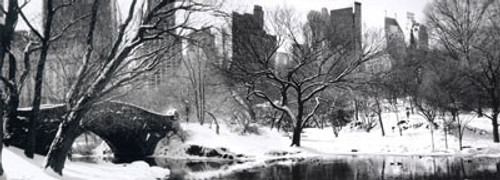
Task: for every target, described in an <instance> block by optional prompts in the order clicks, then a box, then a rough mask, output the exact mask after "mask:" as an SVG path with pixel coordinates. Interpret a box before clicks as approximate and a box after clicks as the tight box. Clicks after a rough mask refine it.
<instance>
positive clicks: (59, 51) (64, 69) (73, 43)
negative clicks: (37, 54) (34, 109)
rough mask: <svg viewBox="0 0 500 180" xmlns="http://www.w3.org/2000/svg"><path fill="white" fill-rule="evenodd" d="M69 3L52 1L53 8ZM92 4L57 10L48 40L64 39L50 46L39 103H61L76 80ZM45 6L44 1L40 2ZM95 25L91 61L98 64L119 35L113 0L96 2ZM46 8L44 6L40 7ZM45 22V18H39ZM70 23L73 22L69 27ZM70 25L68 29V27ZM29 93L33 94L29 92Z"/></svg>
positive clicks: (85, 0)
mask: <svg viewBox="0 0 500 180" xmlns="http://www.w3.org/2000/svg"><path fill="white" fill-rule="evenodd" d="M68 2H69V1H68V0H54V1H53V3H54V4H53V7H58V6H61V5H63V4H66V3H68ZM93 2H94V0H78V1H74V4H73V5H70V6H65V7H63V8H60V9H58V10H57V12H56V13H55V15H54V17H53V20H52V32H51V34H52V35H51V36H53V37H55V36H59V35H60V34H63V36H62V37H61V38H60V39H58V40H56V41H54V42H52V43H51V47H50V50H49V53H48V57H47V62H46V66H45V75H44V84H43V90H42V93H43V95H42V97H43V99H42V103H61V102H62V101H63V100H64V98H65V95H66V93H67V92H68V91H69V88H70V86H71V83H72V82H73V80H74V79H75V78H76V75H77V74H76V72H78V69H79V67H80V63H81V59H82V57H83V56H84V52H85V49H86V38H87V32H88V31H89V28H90V26H89V22H90V21H89V20H90V17H86V18H84V19H81V18H82V17H84V16H88V14H89V13H91V10H92V4H93ZM43 3H46V1H43ZM98 3H99V9H98V11H97V22H96V26H95V29H94V39H93V45H94V53H93V55H92V56H93V57H92V59H94V60H98V59H99V57H101V56H103V55H105V54H106V53H107V52H109V51H107V50H109V49H110V48H111V44H112V42H113V39H114V38H115V37H116V36H117V33H118V23H119V22H118V7H117V4H116V0H107V1H98ZM43 7H44V8H46V6H45V5H43ZM43 12H46V10H44V11H43ZM42 19H43V23H45V22H46V19H47V17H46V14H45V13H43V16H42ZM73 22H76V23H74V24H72V23H73ZM70 24H72V25H71V26H69V25H70ZM28 91H32V89H29V90H28Z"/></svg>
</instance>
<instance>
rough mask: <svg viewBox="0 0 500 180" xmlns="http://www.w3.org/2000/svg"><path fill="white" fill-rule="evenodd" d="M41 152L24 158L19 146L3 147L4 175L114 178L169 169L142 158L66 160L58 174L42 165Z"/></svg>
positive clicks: (139, 177) (152, 175)
mask: <svg viewBox="0 0 500 180" xmlns="http://www.w3.org/2000/svg"><path fill="white" fill-rule="evenodd" d="M43 159H44V157H43V156H36V157H35V158H34V159H33V160H31V159H28V158H26V157H25V156H24V155H23V152H22V150H20V149H17V148H13V147H9V148H4V150H3V159H2V162H3V167H4V170H5V174H4V177H3V178H5V179H15V180H56V179H110V180H112V179H116V180H122V179H123V180H147V179H158V178H164V177H166V176H168V175H169V173H170V171H169V170H168V169H163V168H159V167H150V166H149V165H148V164H147V163H145V162H142V161H137V162H133V163H131V164H126V165H113V164H90V163H82V162H70V161H69V160H67V161H66V164H65V168H64V170H63V174H64V176H63V177H62V178H61V177H60V176H58V175H56V174H55V173H53V172H50V170H44V169H43V168H42V167H43V166H42V164H43Z"/></svg>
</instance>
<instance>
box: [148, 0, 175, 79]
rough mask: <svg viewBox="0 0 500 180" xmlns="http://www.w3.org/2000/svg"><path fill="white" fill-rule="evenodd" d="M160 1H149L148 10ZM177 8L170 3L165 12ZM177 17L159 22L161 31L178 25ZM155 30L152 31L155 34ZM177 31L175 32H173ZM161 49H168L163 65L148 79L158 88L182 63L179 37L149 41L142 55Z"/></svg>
mask: <svg viewBox="0 0 500 180" xmlns="http://www.w3.org/2000/svg"><path fill="white" fill-rule="evenodd" d="M159 2H160V0H148V1H147V8H148V10H150V9H152V8H154V7H155V6H156V5H157V4H158V3H159ZM174 6H175V3H170V4H168V5H167V6H166V7H164V11H167V10H168V9H171V8H173V7H174ZM158 20H160V19H155V20H153V22H155V21H158ZM175 23H176V16H175V14H172V15H169V16H168V17H167V18H163V19H161V20H160V21H159V24H158V27H159V29H162V30H166V29H172V28H174V26H175V25H176V24H175ZM154 31H155V30H153V31H150V32H151V33H154ZM173 31H175V30H173ZM173 33H174V34H175V32H173ZM160 48H168V50H167V52H166V54H165V55H164V58H163V59H161V63H160V64H159V67H158V70H157V71H156V72H154V74H153V75H150V76H149V75H148V76H149V77H148V79H149V82H150V85H153V86H157V85H160V84H161V83H163V82H165V80H166V78H171V77H172V75H173V73H175V72H176V69H178V68H179V66H180V65H181V62H182V41H181V39H179V38H178V37H175V36H172V35H169V34H164V35H162V36H161V37H159V38H157V39H154V40H151V41H148V42H146V43H144V44H143V45H142V50H141V51H139V52H140V53H142V54H144V53H148V52H154V51H157V50H159V49H160Z"/></svg>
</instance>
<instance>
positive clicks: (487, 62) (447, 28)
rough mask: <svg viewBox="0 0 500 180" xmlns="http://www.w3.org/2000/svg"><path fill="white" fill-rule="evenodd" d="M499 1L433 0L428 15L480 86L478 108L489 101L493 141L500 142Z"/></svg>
mask: <svg viewBox="0 0 500 180" xmlns="http://www.w3.org/2000/svg"><path fill="white" fill-rule="evenodd" d="M494 6H498V2H496V1H493V0H488V1H470V0H438V1H434V2H433V3H432V4H431V5H430V6H429V8H428V9H427V11H426V17H427V20H428V24H429V25H430V28H431V30H432V31H433V32H434V34H435V36H436V38H437V42H438V45H439V46H440V48H442V49H444V51H445V54H446V55H448V56H449V57H450V58H452V59H454V60H455V61H457V62H459V63H460V64H461V66H460V69H462V71H463V72H464V73H465V74H466V76H467V77H468V78H469V81H470V82H472V83H473V85H474V86H476V87H477V90H478V92H480V93H478V94H477V95H476V102H475V104H479V106H480V107H479V109H477V110H476V111H477V112H478V114H480V115H482V114H483V113H482V111H481V108H482V107H481V105H480V104H482V102H486V104H487V107H488V108H490V109H491V114H490V115H486V116H487V117H488V118H490V119H491V121H492V127H493V141H494V142H496V143H498V142H500V136H499V132H498V114H499V113H500V100H499V99H500V93H499V91H500V85H499V83H498V82H499V78H500V76H499V74H500V73H499V66H500V65H499V63H498V58H499V56H498V51H497V49H496V48H493V47H495V46H497V44H496V43H497V42H498V29H496V30H495V27H498V26H496V24H498V20H497V19H498V8H492V7H494ZM495 44H496V45H495Z"/></svg>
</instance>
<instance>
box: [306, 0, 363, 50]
mask: <svg viewBox="0 0 500 180" xmlns="http://www.w3.org/2000/svg"><path fill="white" fill-rule="evenodd" d="M307 20H308V23H309V25H310V26H311V29H312V33H313V39H315V40H321V39H324V38H327V39H328V40H329V41H331V42H329V43H331V44H333V45H335V44H337V45H341V46H347V48H348V50H350V51H353V52H358V53H359V52H360V51H361V49H362V47H361V46H362V45H361V44H362V43H361V41H362V23H361V20H362V19H361V3H359V2H355V3H354V5H353V7H347V8H342V9H334V10H331V11H330V12H328V10H327V9H326V8H323V9H322V10H321V12H319V11H310V12H309V14H308V15H307Z"/></svg>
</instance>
